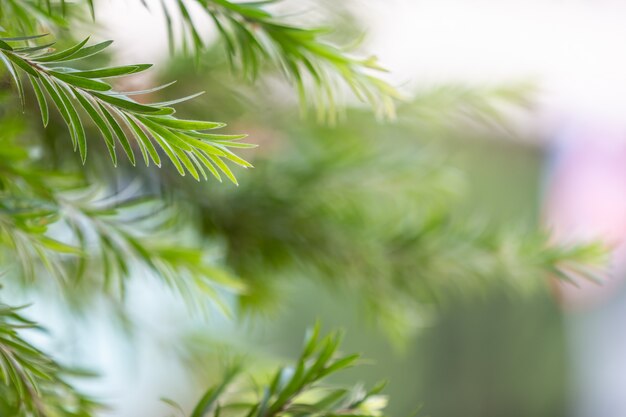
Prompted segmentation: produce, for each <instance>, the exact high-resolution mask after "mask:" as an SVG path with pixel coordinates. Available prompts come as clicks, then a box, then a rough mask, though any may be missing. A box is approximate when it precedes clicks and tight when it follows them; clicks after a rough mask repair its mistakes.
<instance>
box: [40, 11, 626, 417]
mask: <svg viewBox="0 0 626 417" xmlns="http://www.w3.org/2000/svg"><path fill="white" fill-rule="evenodd" d="M286 3H287V6H285V7H286V10H287V11H288V12H289V13H290V14H289V16H292V15H293V16H295V18H296V19H298V18H300V17H299V16H300V14H301V15H302V16H303V17H302V18H303V19H304V18H305V17H306V19H311V23H319V22H324V23H325V25H327V26H328V27H330V28H332V30H333V33H332V35H333V36H335V38H336V39H338V40H339V41H341V40H345V39H351V38H353V36H354V35H355V34H356V35H363V39H364V40H363V42H362V45H360V46H359V50H364V51H368V52H371V53H374V54H375V55H377V56H378V57H379V59H380V62H381V63H382V65H384V66H385V67H386V68H388V69H389V71H390V72H389V74H388V76H387V80H388V81H390V82H391V83H392V84H394V85H397V86H399V87H400V89H401V90H402V91H403V93H404V94H405V96H406V99H405V100H404V101H403V102H401V103H400V104H399V108H398V116H397V119H396V120H394V121H383V120H376V119H375V118H374V116H373V115H372V114H371V112H370V111H369V110H368V109H365V108H362V106H360V105H359V103H348V104H349V105H348V108H347V110H346V111H345V113H343V114H342V115H341V117H340V118H339V120H338V121H337V122H336V123H334V124H326V123H318V122H317V121H316V120H315V117H311V116H310V115H309V116H308V117H304V118H303V117H301V115H300V114H299V113H298V111H297V97H296V95H295V94H294V93H293V92H292V91H291V89H290V88H289V87H287V86H285V85H284V83H281V81H280V80H279V79H278V77H276V74H274V73H272V72H271V71H267V72H266V73H263V75H262V76H261V80H260V82H259V83H257V84H255V85H254V86H252V85H250V84H246V83H242V82H241V80H240V79H238V78H237V77H236V76H233V75H231V74H230V72H229V69H228V65H227V62H226V59H225V58H224V56H223V53H222V49H221V46H220V45H219V44H218V42H217V39H216V38H217V37H216V34H215V33H212V32H211V31H210V30H207V32H206V34H203V35H206V37H207V38H208V39H214V38H215V39H216V45H215V47H214V48H209V50H208V51H207V52H205V54H206V57H204V58H205V59H202V60H201V63H200V64H198V63H196V62H194V60H193V59H192V58H187V57H185V55H184V54H179V55H177V57H176V59H172V60H167V61H166V58H167V57H169V52H168V51H167V49H166V48H165V47H164V46H163V45H165V43H166V42H165V39H166V34H165V31H164V29H163V28H162V26H163V25H162V16H160V15H159V13H158V12H154V11H153V12H150V11H148V10H146V9H145V8H143V7H142V6H141V5H140V4H133V3H132V2H128V1H124V0H101V1H99V2H97V13H98V15H99V16H100V17H101V20H100V21H101V22H103V23H102V27H101V28H98V29H97V31H98V33H97V35H98V36H99V37H101V38H106V39H108V38H113V39H116V44H115V45H116V48H115V53H116V55H114V56H112V57H111V59H112V60H113V61H115V62H119V63H125V62H127V61H128V60H134V61H146V62H160V63H161V64H159V65H157V68H158V69H157V70H155V71H152V72H150V73H149V76H148V77H150V78H151V79H150V80H146V79H142V78H138V79H137V81H136V82H137V86H142V85H144V84H147V83H148V81H149V82H166V81H169V80H171V79H178V80H179V81H178V83H177V84H176V85H175V86H173V87H171V88H172V89H174V90H176V92H177V93H179V94H190V93H193V92H195V91H197V90H205V91H206V93H205V94H204V95H203V96H202V97H201V98H200V99H198V100H197V101H193V102H190V103H188V104H185V105H184V109H185V111H186V112H187V113H186V114H189V115H192V116H193V115H196V117H199V118H202V117H203V118H206V117H207V115H209V116H208V117H209V118H210V117H212V116H213V115H216V116H215V117H219V119H220V120H231V121H234V123H233V122H231V128H232V130H233V131H237V132H239V131H245V132H249V134H250V141H251V142H253V143H257V144H259V145H261V146H260V147H259V148H257V149H253V150H251V151H250V152H248V153H247V154H246V156H247V157H249V158H250V160H251V161H252V163H253V164H254V165H255V169H253V170H250V172H244V173H242V174H240V177H239V178H240V185H239V187H235V186H233V185H230V184H221V185H220V184H217V183H209V184H205V183H203V184H201V185H197V184H192V183H190V182H189V181H187V180H186V179H181V178H179V177H178V176H177V175H175V174H172V172H169V173H168V172H167V171H165V172H162V173H159V174H158V178H155V174H154V172H151V171H150V170H145V172H144V173H143V174H142V175H144V177H145V178H144V179H145V181H146V183H147V184H148V185H147V187H148V188H150V187H152V188H153V189H155V190H158V189H159V187H161V186H163V184H165V185H166V186H167V187H171V188H173V189H176V190H177V194H176V196H177V198H180V199H182V200H183V201H186V202H188V203H189V206H190V208H189V210H187V211H181V215H184V216H190V217H193V218H194V219H195V220H196V221H197V224H198V225H199V227H201V230H202V233H203V235H204V236H205V237H206V238H207V239H208V241H209V242H210V245H209V246H210V247H211V248H212V249H211V250H213V251H214V252H215V253H219V254H220V255H219V256H218V259H219V260H220V262H223V264H224V265H226V266H227V267H228V268H229V269H230V270H231V271H232V272H233V273H234V274H236V275H238V276H241V277H242V278H243V279H244V280H245V281H246V283H247V285H248V286H249V288H250V291H249V292H248V293H246V294H245V295H244V296H243V297H241V298H240V299H238V300H235V299H234V298H232V299H227V300H226V301H225V303H226V304H231V305H232V306H236V310H237V312H238V314H237V317H236V318H229V317H226V316H224V315H223V314H222V313H220V312H219V311H217V309H216V311H213V312H211V314H209V315H208V317H197V316H196V315H190V314H189V311H188V310H187V309H186V308H185V307H184V305H183V303H182V302H180V301H176V297H175V296H173V295H171V294H170V293H169V292H168V291H166V290H165V289H164V288H162V287H161V286H159V285H152V284H147V283H146V282H143V281H138V282H134V283H133V285H132V286H131V288H130V289H129V291H128V294H127V301H126V304H127V305H128V306H130V307H129V314H130V316H131V317H132V319H133V321H135V324H134V326H133V327H134V328H133V329H126V328H125V327H124V324H123V323H122V324H121V325H120V323H119V322H117V321H116V322H115V323H113V324H112V323H110V322H109V320H108V319H110V317H111V316H112V315H114V314H115V312H114V311H113V310H112V308H111V307H110V306H108V305H107V304H106V303H104V302H103V303H102V305H101V306H100V305H99V304H94V305H95V306H98V307H93V305H92V308H97V309H98V314H96V315H94V316H90V317H89V318H88V319H87V318H85V319H81V318H78V319H76V323H74V325H73V326H67V319H66V316H65V315H64V314H63V313H59V312H58V311H56V310H54V309H53V308H52V307H50V308H49V309H47V307H46V304H45V303H42V304H41V305H40V306H36V307H35V308H36V312H37V313H36V314H39V315H42V316H45V317H47V318H48V321H50V317H53V318H54V317H56V321H57V326H53V333H55V334H58V335H62V336H61V337H57V339H59V340H63V341H64V342H63V344H62V345H61V346H56V347H55V349H57V351H58V352H63V355H65V357H66V358H67V359H68V360H70V361H71V362H73V363H75V364H78V365H87V364H89V365H91V366H93V364H94V363H95V364H97V368H96V370H97V371H100V372H102V373H103V379H101V380H98V381H94V383H93V384H92V385H93V386H89V387H88V388H89V389H90V390H91V391H92V392H94V393H96V394H97V395H99V396H101V397H102V398H104V399H105V400H107V401H110V402H111V403H112V404H113V405H114V406H115V409H113V410H112V411H110V412H109V413H108V414H106V415H108V416H111V417H113V416H116V417H130V416H133V417H136V416H143V415H145V416H148V415H151V416H152V415H168V413H170V411H169V409H168V406H167V405H166V404H164V403H161V402H159V401H158V400H157V399H158V398H159V397H160V396H162V395H164V394H165V393H167V395H168V397H170V398H173V399H175V400H176V401H177V402H179V403H181V404H183V405H186V406H189V405H190V404H192V403H193V402H194V401H195V400H196V399H197V398H198V396H199V395H200V393H201V392H202V391H203V387H205V386H206V385H207V384H208V382H209V381H211V380H212V379H214V378H216V377H217V376H218V375H219V371H220V365H219V362H220V360H219V358H220V357H223V356H224V355H226V356H228V355H241V356H244V357H246V358H247V360H249V361H250V362H251V363H253V364H255V365H254V366H256V367H257V368H258V369H259V372H262V371H263V369H264V367H265V366H268V364H272V363H275V361H277V360H282V359H285V358H292V357H294V356H295V355H296V354H297V352H298V349H299V348H300V345H301V342H302V339H303V334H304V329H305V328H307V327H310V326H311V325H312V324H313V323H314V322H315V321H316V320H318V319H319V320H320V321H321V323H323V327H324V328H325V329H331V328H335V327H340V328H344V329H345V330H346V337H345V345H344V350H345V351H347V352H348V351H357V352H362V353H363V354H364V356H365V357H366V358H369V359H371V363H370V364H368V365H367V366H365V367H362V368H358V369H355V370H353V371H350V372H349V373H348V374H346V375H345V376H344V377H345V378H346V379H345V381H342V382H352V381H355V380H359V381H363V382H364V383H367V384H371V383H374V382H376V381H378V380H380V379H385V378H386V379H389V385H388V389H387V390H386V393H387V394H388V395H389V396H390V398H391V402H390V405H389V407H388V414H389V415H390V416H393V417H404V416H408V415H410V414H411V413H412V412H413V411H414V410H415V409H416V407H418V406H422V408H421V409H420V411H419V414H418V415H424V416H441V417H456V416H459V417H461V416H462V417H479V416H480V417H489V416H493V417H500V416H504V415H506V416H510V417H515V416H533V417H541V416H546V417H548V416H550V417H556V416H572V415H580V416H592V415H593V416H596V417H597V416H603V417H607V416H623V415H626V414H624V413H626V406H625V405H624V401H623V400H622V399H621V397H624V398H626V395H622V391H623V390H624V389H626V381H625V380H624V378H626V372H622V370H624V371H626V369H624V368H625V367H626V362H625V361H624V359H622V358H621V356H622V355H621V354H620V352H622V351H623V350H621V349H620V348H621V347H624V348H626V340H622V339H625V338H624V337H621V336H620V335H621V334H622V333H623V331H622V329H621V325H620V322H622V323H623V322H624V321H623V320H621V317H622V316H623V315H624V314H626V307H625V306H623V305H625V304H626V302H624V296H623V295H622V293H623V289H622V287H621V285H620V282H621V281H620V279H619V277H620V270H621V266H620V265H621V259H622V255H621V253H622V251H623V247H622V245H621V241H622V239H623V237H624V236H626V220H625V218H626V187H625V185H626V94H625V93H626V75H625V74H626V53H625V52H624V51H623V46H622V44H623V40H624V39H626V26H625V25H624V24H623V21H624V18H625V17H626V4H624V2H620V1H610V0H604V1H593V2H592V1H583V0H568V1H561V0H547V1H546V0H543V1H539V0H526V1H517V0H506V1H495V0H436V1H435V0H423V1H418V0H412V1H411V0H385V1H379V0H369V1H365V0H355V1H350V2H346V3H345V4H340V5H338V4H334V3H333V2H331V1H330V0H328V1H323V0H320V1H306V2H305V1H303V2H291V5H289V3H290V2H286ZM294 3H297V4H295V5H294ZM287 11H285V13H287ZM305 22H306V23H308V21H305ZM87 30H89V32H90V33H91V32H93V30H94V28H93V27H88V28H86V29H85V31H87ZM94 162H95V161H94ZM107 162H108V161H105V163H104V166H106V165H107V164H106V163H107ZM96 170H97V168H96ZM123 172H124V171H123V170H122V173H120V174H118V175H119V177H120V178H119V181H120V182H121V183H123V182H124V175H125V174H124V173H123ZM541 230H545V231H546V233H548V234H550V235H551V236H552V239H553V240H554V241H558V242H566V243H575V242H580V241H587V240H594V239H599V240H601V241H603V242H605V243H606V244H607V246H608V247H609V248H611V250H612V251H613V253H614V256H613V258H612V265H611V273H609V274H604V275H602V277H601V278H602V279H603V280H604V281H605V283H604V285H602V286H598V285H597V284H590V283H587V282H585V281H584V280H581V281H580V282H578V286H575V285H574V284H571V283H568V284H564V285H563V284H556V283H555V281H553V280H552V279H551V278H549V277H548V276H546V275H545V274H543V273H538V272H537V271H538V270H539V268H540V267H541V265H542V262H544V261H545V259H544V258H546V257H549V256H550V255H549V254H546V253H544V252H543V251H542V249H543V247H541V246H540V247H539V249H537V248H536V247H534V246H533V244H532V243H533V239H535V237H534V236H535V235H537V234H541ZM529 242H530V243H529ZM622 275H623V274H622ZM120 321H123V320H120ZM120 328H122V329H123V330H120ZM78 334H80V335H81V340H80V343H78V342H77V341H76V337H77V336H76V335H78ZM63 336H65V337H63ZM172 340H185V341H187V342H189V343H190V346H191V348H190V349H182V348H181V349H177V348H176V347H174V348H172V347H171V346H169V345H170V344H171V343H172ZM68 341H69V342H68ZM73 341H76V342H73ZM174 344H175V343H174ZM181 344H182V343H181ZM175 345H176V344H175ZM105 370H106V371H105ZM138 399H141V400H140V401H138Z"/></svg>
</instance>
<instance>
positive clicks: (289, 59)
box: [0, 0, 400, 121]
mask: <svg viewBox="0 0 626 417" xmlns="http://www.w3.org/2000/svg"><path fill="white" fill-rule="evenodd" d="M276 3H279V1H278V0H269V1H267V0H262V1H251V2H232V1H228V0H175V1H174V2H166V1H165V0H161V6H162V10H163V12H164V14H165V24H166V26H167V30H168V40H169V43H170V49H174V44H175V43H176V40H182V43H183V49H184V50H187V49H189V48H187V45H190V46H191V48H190V49H192V50H193V54H194V55H195V56H196V58H199V57H200V54H201V53H202V51H203V50H205V49H206V48H207V46H208V45H207V44H206V42H205V41H204V40H203V36H202V35H203V33H202V30H201V28H200V27H199V26H198V24H197V22H195V21H194V18H193V16H192V14H193V13H197V11H198V10H203V11H204V13H205V15H206V17H208V18H210V19H211V20H212V21H213V22H214V24H215V27H216V29H217V31H218V33H219V34H220V36H221V38H222V40H223V42H224V45H225V47H226V53H227V57H228V59H229V62H230V63H231V67H232V68H233V69H234V70H237V71H239V72H241V73H242V74H243V75H244V76H245V77H247V78H250V79H253V80H254V79H255V78H256V77H257V76H258V75H259V73H260V71H261V69H262V68H263V67H267V66H268V64H269V66H272V67H274V68H276V69H279V70H280V71H281V72H282V73H283V74H284V75H285V76H286V77H287V79H288V80H289V81H290V82H292V83H293V84H295V86H296V88H297V91H298V94H299V96H300V103H301V107H302V111H303V112H304V111H306V108H307V107H314V108H315V109H316V111H317V115H318V118H319V119H321V120H330V121H334V120H335V118H336V115H337V113H338V112H339V111H340V110H341V109H342V107H343V106H344V105H345V100H346V98H347V97H346V94H345V93H346V92H347V91H351V92H352V93H353V94H354V96H355V97H356V98H358V99H359V100H361V101H363V102H365V103H367V104H369V105H370V106H371V107H372V108H373V109H374V110H375V111H376V113H377V114H378V115H379V116H382V117H394V115H395V104H394V101H395V100H396V99H398V98H400V95H399V93H398V92H397V91H396V90H395V88H394V87H392V86H391V85H390V84H388V83H387V82H386V81H384V80H383V79H382V78H380V74H381V73H382V72H385V69H384V68H382V67H381V66H380V65H379V64H378V62H377V60H376V58H375V57H372V56H370V57H357V56H354V55H352V54H351V53H350V51H349V50H346V49H345V48H340V47H337V46H335V45H333V44H332V43H330V42H328V41H326V40H324V38H325V36H326V35H327V34H328V33H329V32H330V31H329V30H328V29H327V28H323V27H311V28H307V27H300V26H297V25H294V24H291V23H289V22H288V21H287V19H284V18H282V17H280V16H277V15H275V14H273V13H272V12H270V9H269V8H270V7H271V6H272V5H274V4H276ZM5 4H6V6H5V7H6V8H7V9H8V10H10V11H11V12H10V13H7V14H6V15H7V16H10V17H11V19H3V15H2V13H1V12H0V25H2V24H5V25H9V26H8V27H7V28H5V30H11V29H12V30H13V31H15V30H20V31H21V32H22V33H33V32H35V31H36V30H37V24H39V23H41V24H43V26H44V27H46V28H49V29H50V30H54V29H55V28H57V27H65V26H67V25H68V22H70V21H71V20H74V19H83V20H85V19H86V18H87V15H89V17H91V18H95V17H97V16H95V11H94V8H93V2H92V1H91V0H84V1H82V2H76V4H74V3H66V2H65V1H64V0H61V1H51V0H47V2H46V5H42V4H41V2H40V1H39V0H0V5H5ZM70 6H71V7H70ZM1 9H2V7H0V10H1ZM191 10H193V13H192V11H191ZM70 12H71V13H73V15H71V14H70ZM15 19H17V21H18V23H19V24H17V25H16V24H14V22H15ZM177 21H180V23H181V27H182V29H181V33H178V34H177V33H175V26H176V24H175V22H177ZM0 33H2V30H1V27H0ZM344 90H345V91H344Z"/></svg>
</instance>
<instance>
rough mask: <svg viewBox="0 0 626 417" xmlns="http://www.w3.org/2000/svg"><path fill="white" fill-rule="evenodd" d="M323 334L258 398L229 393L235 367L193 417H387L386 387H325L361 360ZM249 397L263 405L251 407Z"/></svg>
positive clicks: (315, 334) (258, 391) (335, 336)
mask: <svg viewBox="0 0 626 417" xmlns="http://www.w3.org/2000/svg"><path fill="white" fill-rule="evenodd" d="M319 333H320V328H319V325H316V326H315V328H314V329H313V330H312V331H311V332H310V334H309V336H308V340H307V341H306V343H305V346H304V347H303V350H302V353H301V354H300V357H299V358H298V359H297V361H296V364H295V366H293V367H284V368H280V369H278V370H277V371H276V372H275V373H274V375H273V377H272V379H271V381H269V383H268V384H266V385H265V386H264V387H262V388H258V387H255V388H254V389H253V390H252V392H246V391H245V390H239V391H238V393H237V394H235V395H232V394H228V393H227V390H228V388H229V387H230V386H231V385H233V384H234V383H235V382H236V376H237V374H238V373H239V371H240V368H239V367H237V366H235V367H232V368H231V369H229V371H228V372H227V373H226V375H225V376H224V378H223V380H222V381H221V382H220V383H219V384H217V385H216V386H214V387H211V388H210V389H208V390H207V391H206V392H205V394H204V395H203V396H202V398H201V399H200V401H199V402H198V404H197V405H196V407H195V408H194V410H193V411H192V412H191V414H190V417H204V416H215V417H217V416H220V415H238V416H247V417H280V416H299V417H304V416H327V417H331V416H332V417H338V416H361V417H373V416H381V415H382V409H383V408H384V407H385V405H386V397H383V396H381V395H379V394H380V392H381V391H382V389H383V388H384V386H385V384H378V385H376V386H375V387H374V388H372V389H371V390H369V391H365V390H363V389H362V388H360V387H357V388H354V389H346V388H341V387H333V386H331V385H329V384H326V383H325V380H326V379H327V378H328V377H329V376H331V375H333V374H335V373H338V372H341V371H344V370H345V369H347V368H350V367H352V366H354V365H355V364H357V363H358V360H359V357H360V355H358V354H354V355H346V356H342V355H339V354H338V348H339V345H340V343H341V334H340V333H338V332H335V333H331V334H330V335H328V336H326V337H324V338H321V339H320V334H319ZM249 394H252V395H253V396H254V397H256V398H258V400H256V401H249V398H250V397H251V395H249ZM168 402H170V403H173V402H171V401H168Z"/></svg>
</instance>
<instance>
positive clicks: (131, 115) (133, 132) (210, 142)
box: [0, 35, 252, 184]
mask: <svg viewBox="0 0 626 417" xmlns="http://www.w3.org/2000/svg"><path fill="white" fill-rule="evenodd" d="M41 37H42V35H40V36H31V37H25V38H19V39H17V40H16V39H10V38H0V60H2V61H3V63H4V65H5V66H6V68H7V69H8V70H9V72H10V74H11V76H12V78H13V81H14V82H15V84H16V86H17V89H18V94H19V96H20V98H21V99H22V102H23V101H24V87H23V82H22V79H21V77H20V74H19V71H21V72H23V73H26V74H27V76H28V80H29V82H30V84H31V86H32V88H33V90H34V91H35V94H36V97H37V101H38V103H39V106H40V110H41V116H42V120H43V124H44V126H45V125H47V123H48V119H49V108H50V107H53V106H54V107H56V109H57V110H58V111H59V113H60V114H61V116H62V117H63V119H64V121H65V123H66V124H67V126H68V130H69V132H70V137H71V140H72V145H73V147H74V150H75V151H76V149H78V151H79V153H80V156H81V160H82V161H83V163H84V162H85V160H86V158H87V137H86V135H85V130H84V127H83V119H85V117H86V118H88V119H90V120H91V121H92V122H93V123H94V124H95V125H96V126H97V127H98V129H99V131H100V133H101V134H102V137H103V139H104V141H105V143H106V145H107V149H108V150H109V154H110V156H111V159H112V161H113V164H114V165H116V164H117V153H116V149H118V148H117V147H116V146H117V144H119V145H121V147H122V149H123V151H124V153H125V154H126V156H127V157H128V159H129V160H130V162H131V163H132V164H133V165H135V163H136V159H135V154H134V151H133V147H132V146H131V143H130V141H131V140H132V141H134V142H135V145H136V146H137V147H138V148H139V149H140V151H141V154H142V156H143V159H144V162H145V164H146V165H149V164H150V161H152V162H153V163H154V164H155V165H157V166H159V167H160V166H161V156H160V154H159V152H158V151H157V146H158V147H160V148H161V150H162V151H163V152H164V153H165V155H166V156H167V158H168V159H169V160H170V161H171V162H172V163H173V164H174V166H175V167H176V169H177V170H178V172H179V173H180V175H185V173H186V172H188V173H190V174H191V176H193V178H195V179H196V180H200V177H203V178H204V179H207V178H208V175H213V176H214V177H215V178H217V179H218V180H220V181H221V175H220V172H221V173H222V174H224V175H226V177H227V178H228V179H230V180H231V181H232V182H233V183H235V184H237V180H236V178H235V176H234V174H233V173H232V171H231V170H230V168H229V167H228V165H226V163H225V161H226V160H228V161H231V162H234V163H235V164H237V165H240V166H242V167H244V168H247V167H251V166H252V165H250V164H249V163H248V162H246V161H245V160H243V159H241V158H240V157H238V156H237V155H235V154H234V153H233V152H232V151H230V150H229V148H231V147H245V146H250V145H246V144H240V143H238V142H236V141H237V140H239V139H242V138H244V137H245V135H219V134H213V133H206V132H205V131H206V130H212V129H215V128H220V127H223V126H224V124H223V123H216V122H207V121H201V120H183V119H178V118H176V117H174V116H173V114H174V112H175V110H174V108H173V107H171V106H173V105H175V104H178V103H181V102H183V101H186V100H189V99H192V98H194V97H195V96H197V95H192V96H188V97H184V98H181V99H177V100H172V101H168V102H162V103H153V104H141V103H139V102H137V101H136V100H134V99H132V98H131V96H132V95H137V94H143V93H144V92H142V91H134V92H129V93H120V92H115V91H113V90H112V87H111V85H110V84H109V83H108V82H106V81H105V79H108V78H111V77H120V76H126V75H130V74H136V73H139V72H142V71H144V70H146V69H148V68H149V67H150V66H151V65H147V64H137V65H126V66H118V67H107V68H97V69H92V70H78V69H74V68H71V67H67V66H65V65H67V64H68V63H70V62H72V61H76V60H80V59H85V58H88V57H91V56H93V55H96V54H98V53H99V52H101V51H102V50H104V49H105V48H106V47H107V46H109V45H110V43H111V41H107V42H102V43H99V44H96V45H92V46H86V44H87V41H88V39H85V40H84V41H82V42H80V43H79V44H77V45H75V46H73V47H71V48H68V49H65V50H62V51H58V52H55V51H51V50H50V47H51V45H52V44H42V45H35V46H22V47H12V46H11V45H10V43H13V42H23V41H31V40H34V39H39V38H41ZM18 70H19V71H18ZM150 91H153V90H150ZM81 109H82V111H81ZM116 138H117V144H116V142H115V139H116ZM155 145H157V146H155ZM207 171H208V175H207Z"/></svg>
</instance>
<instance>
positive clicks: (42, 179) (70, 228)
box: [0, 119, 241, 308]
mask: <svg viewBox="0 0 626 417" xmlns="http://www.w3.org/2000/svg"><path fill="white" fill-rule="evenodd" d="M5 122H6V121H5V119H0V123H5ZM15 139H17V138H12V137H11V136H10V135H8V132H4V134H0V247H2V252H0V253H1V254H2V255H3V257H4V259H3V267H4V268H6V269H8V270H10V267H11V266H12V265H15V264H17V265H19V267H20V276H21V278H23V279H24V280H26V281H32V280H34V279H35V278H36V277H38V276H39V272H40V270H41V267H43V269H44V270H45V271H47V272H48V273H50V274H51V275H52V276H54V277H56V278H57V280H58V282H59V283H60V284H61V286H62V288H63V289H65V290H66V291H68V292H69V293H70V294H71V293H73V292H79V293H80V290H85V289H95V290H96V291H88V292H87V294H91V293H94V294H97V293H99V292H101V291H104V292H105V293H107V294H111V295H116V296H119V297H122V298H123V295H124V291H125V287H126V282H127V281H128V279H129V278H130V277H131V275H133V274H134V273H136V272H137V269H136V268H137V267H140V268H143V269H145V270H147V271H148V272H150V273H152V274H153V275H154V276H156V277H158V278H160V279H162V280H163V281H164V282H165V283H166V284H168V285H169V286H170V287H172V288H173V289H175V290H176V291H178V292H179V293H180V294H181V295H182V296H183V297H184V298H185V300H186V301H187V302H188V304H189V305H190V307H198V308H202V307H204V305H205V301H206V299H207V298H210V299H212V300H213V301H215V302H216V303H217V304H218V306H220V305H221V304H220V303H221V300H220V296H219V295H218V290H219V289H227V290H229V291H237V290H239V289H241V285H240V284H239V283H238V281H236V280H235V279H234V278H232V277H231V276H230V275H229V274H228V273H227V272H226V271H224V270H223V269H222V268H219V267H217V266H215V265H212V264H211V263H210V262H208V261H207V259H206V256H205V254H204V252H205V250H204V249H203V248H202V247H201V245H200V244H198V245H197V246H195V247H194V246H193V243H192V242H190V240H195V241H196V242H198V240H199V239H198V237H197V236H196V235H195V234H193V233H191V234H189V233H187V234H185V233H183V231H184V229H183V227H184V226H185V225H188V224H189V223H190V222H189V220H188V219H189V217H191V216H180V212H181V209H182V208H181V207H174V206H173V205H169V204H166V203H164V202H162V201H160V200H158V199H156V198H153V197H151V196H142V195H141V194H139V193H138V187H132V186H129V187H127V188H125V189H123V190H121V191H118V192H116V193H113V192H111V191H108V190H107V188H105V187H103V186H98V185H95V184H94V185H92V186H91V187H87V186H86V185H85V182H84V180H83V179H82V178H81V177H79V176H76V175H71V174H63V173H60V172H56V171H51V170H42V169H41V168H39V167H38V165H37V164H36V163H35V162H34V161H32V159H31V155H32V154H31V153H29V150H30V149H29V148H27V147H24V145H23V144H21V145H16V144H15V143H14V140H15ZM135 185H137V184H135ZM183 219H184V221H183ZM51 231H53V233H51ZM34 260H37V261H34ZM10 276H11V275H9V277H10ZM83 295H84V293H83Z"/></svg>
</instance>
